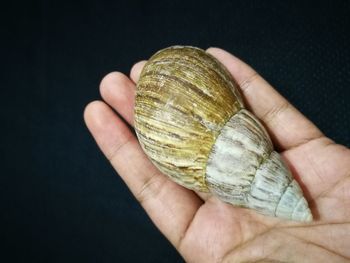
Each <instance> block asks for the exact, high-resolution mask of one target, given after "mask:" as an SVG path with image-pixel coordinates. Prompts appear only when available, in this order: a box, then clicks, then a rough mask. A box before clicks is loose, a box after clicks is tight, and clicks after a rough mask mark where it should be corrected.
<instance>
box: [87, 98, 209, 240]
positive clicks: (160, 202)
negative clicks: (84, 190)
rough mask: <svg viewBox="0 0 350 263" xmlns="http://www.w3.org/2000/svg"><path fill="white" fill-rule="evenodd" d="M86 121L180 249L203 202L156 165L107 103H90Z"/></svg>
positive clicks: (157, 221)
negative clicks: (162, 172)
mask: <svg viewBox="0 0 350 263" xmlns="http://www.w3.org/2000/svg"><path fill="white" fill-rule="evenodd" d="M84 118H85V122H86V124H87V126H88V128H89V130H90V132H91V133H92V135H93V137H94V138H95V140H96V142H97V144H98V145H99V147H100V148H101V150H102V152H103V153H104V154H105V155H106V157H107V158H108V159H109V160H110V162H111V164H112V166H113V167H114V168H115V169H116V171H117V172H118V174H119V175H120V176H121V178H122V179H123V180H124V181H125V183H126V184H127V185H128V187H129V188H130V190H131V192H132V193H133V194H134V195H135V197H136V198H137V200H138V201H139V202H140V203H141V205H142V206H143V208H144V209H145V210H146V212H147V213H148V215H149V216H150V218H151V219H152V221H153V222H154V223H155V225H156V226H157V227H158V228H159V229H160V230H161V231H162V232H163V234H164V235H165V236H166V237H167V238H168V239H169V240H170V242H171V243H172V244H174V246H175V247H178V246H179V244H180V242H181V240H182V238H183V236H185V234H186V230H187V228H188V226H189V224H190V223H191V221H192V219H193V218H194V215H195V214H196V211H197V210H198V209H199V207H200V206H201V205H202V201H201V200H200V199H199V198H198V196H197V195H196V194H194V193H193V192H192V191H190V190H187V189H185V188H183V187H181V186H179V185H177V184H176V183H174V182H172V181H171V180H169V179H168V178H167V177H166V176H164V175H163V174H161V173H160V172H159V171H158V170H157V168H156V167H155V166H153V165H152V163H151V162H150V161H149V159H148V158H147V157H146V156H145V154H144V153H143V151H142V149H141V148H140V145H139V144H138V142H137V140H136V138H135V137H134V136H133V134H132V133H131V131H130V130H129V129H128V127H127V126H126V125H125V124H124V122H123V121H122V120H121V119H120V118H119V117H118V116H117V115H116V114H114V113H113V111H112V110H111V109H110V108H109V107H108V106H107V105H106V104H105V103H103V102H101V101H95V102H92V103H90V104H89V105H88V106H87V107H86V109H85V113H84Z"/></svg>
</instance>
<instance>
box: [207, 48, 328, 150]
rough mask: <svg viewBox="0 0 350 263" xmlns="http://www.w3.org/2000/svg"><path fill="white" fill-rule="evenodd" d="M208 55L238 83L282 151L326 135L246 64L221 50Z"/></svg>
mask: <svg viewBox="0 0 350 263" xmlns="http://www.w3.org/2000/svg"><path fill="white" fill-rule="evenodd" d="M207 52H208V53H209V54H211V55H213V56H214V57H216V58H217V59H218V60H219V61H220V62H221V63H222V64H223V65H224V66H225V67H226V68H227V69H228V71H229V72H230V73H231V75H232V77H233V78H234V79H235V80H236V81H237V83H238V85H239V86H240V88H241V91H242V93H243V97H244V98H245V100H246V102H247V104H248V107H249V109H250V110H251V111H252V112H253V113H254V114H255V115H256V116H257V117H258V118H259V119H260V120H262V122H263V123H264V125H265V127H266V128H267V130H268V131H269V134H270V135H271V137H272V140H273V141H274V143H275V145H276V146H277V147H278V148H279V149H280V150H288V149H290V148H293V147H297V146H298V145H301V144H304V143H306V142H309V141H311V140H313V139H316V138H320V137H322V136H323V134H322V132H321V131H320V130H319V129H318V128H317V127H316V126H315V125H314V124H313V123H312V122H311V121H310V120H308V119H307V118H306V117H305V116H304V115H303V114H301V112H300V111H298V110H297V109H296V108H295V107H294V106H293V105H291V104H290V103H289V102H288V101H287V100H286V99H285V98H284V97H283V96H282V95H281V94H279V93H278V92H277V91H276V90H275V89H274V88H273V87H272V86H271V85H270V84H269V83H267V82H266V81H265V80H264V79H263V78H262V77H261V76H260V75H259V74H258V73H257V72H256V71H255V70H253V69H252V68H251V67H249V66H248V65H247V64H245V63H244V62H243V61H241V60H240V59H238V58H236V57H234V56H233V55H231V54H230V53H228V52H226V51H224V50H222V49H219V48H209V49H208V50H207Z"/></svg>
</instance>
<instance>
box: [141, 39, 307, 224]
mask: <svg viewBox="0 0 350 263" xmlns="http://www.w3.org/2000/svg"><path fill="white" fill-rule="evenodd" d="M134 111H135V130H136V134H137V137H138V139H139V141H140V144H141V146H142V148H143V150H144V151H145V152H146V154H147V155H148V157H149V158H150V160H151V161H152V162H153V164H154V165H155V166H157V167H158V169H159V170H160V171H162V172H163V173H164V174H166V175H168V176H169V177H170V178H171V179H173V180H174V181H175V182H177V183H179V184H181V185H183V186H185V187H187V188H189V189H192V190H197V191H203V192H209V191H210V192H211V193H213V194H215V195H216V196H218V197H219V198H220V199H221V200H223V201H225V202H229V203H231V204H234V205H238V206H242V207H247V208H252V209H255V210H257V211H258V212H260V213H263V214H266V215H272V216H277V217H281V218H287V219H292V220H299V221H310V220H312V215H311V212H310V209H309V208H308V204H307V202H306V200H305V198H304V197H303V193H302V191H301V189H300V187H299V185H298V183H297V182H296V181H295V180H293V178H292V176H291V173H290V171H289V169H288V167H287V166H286V165H285V163H284V162H283V160H282V159H281V157H280V155H279V154H278V153H277V152H275V151H274V150H273V145H272V142H271V140H270V138H269V136H268V134H267V132H266V130H265V129H264V127H263V126H262V125H261V124H260V122H259V121H258V120H257V118H256V117H254V115H253V114H251V113H250V112H249V111H247V110H246V109H245V108H244V105H243V101H242V98H241V96H240V93H239V91H238V87H237V84H236V83H235V81H234V80H233V79H232V78H231V75H230V74H229V73H228V71H227V70H226V68H225V67H224V66H223V65H222V64H221V63H220V62H219V61H218V60H216V59H215V58H214V57H213V56H211V55H210V54H208V53H206V52H205V51H203V50H201V49H198V48H194V47H186V46H173V47H170V48H166V49H163V50H161V51H159V52H157V53H156V54H155V55H153V56H152V57H151V58H150V59H149V61H148V62H147V63H146V65H145V66H144V68H143V70H142V72H141V75H140V78H139V81H138V83H137V92H136V99H135V108H134Z"/></svg>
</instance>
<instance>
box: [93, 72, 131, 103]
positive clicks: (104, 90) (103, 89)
mask: <svg viewBox="0 0 350 263" xmlns="http://www.w3.org/2000/svg"><path fill="white" fill-rule="evenodd" d="M124 86H125V87H127V88H128V89H132V88H133V87H131V83H130V80H129V78H128V77H127V76H125V75H124V74H123V73H121V72H118V71H114V72H111V73H108V74H107V75H106V76H105V77H104V78H103V79H102V80H101V82H100V93H101V96H102V98H103V99H104V100H108V99H109V97H110V96H111V95H112V94H114V93H115V89H118V88H123V87H124Z"/></svg>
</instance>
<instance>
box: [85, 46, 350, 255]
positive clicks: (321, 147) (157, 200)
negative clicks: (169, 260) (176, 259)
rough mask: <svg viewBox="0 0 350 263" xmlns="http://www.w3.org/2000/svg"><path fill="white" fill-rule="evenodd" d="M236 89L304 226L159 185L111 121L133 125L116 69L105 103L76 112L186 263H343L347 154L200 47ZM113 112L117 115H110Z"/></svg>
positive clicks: (272, 93) (347, 249) (349, 204)
mask: <svg viewBox="0 0 350 263" xmlns="http://www.w3.org/2000/svg"><path fill="white" fill-rule="evenodd" d="M207 52H209V53H211V54H212V55H214V56H215V57H216V58H217V59H219V60H220V61H221V62H222V63H223V64H224V65H225V66H226V67H227V69H228V70H229V71H230V72H231V74H232V76H233V77H234V79H236V81H237V83H238V84H239V86H240V88H241V91H242V94H243V97H244V99H245V101H246V104H247V107H248V108H249V109H250V110H251V111H252V112H253V113H255V115H256V116H257V117H258V118H260V119H261V121H262V122H263V124H264V125H265V127H266V128H267V130H268V131H269V133H270V135H271V137H272V140H273V142H274V144H275V147H276V148H277V150H279V151H280V152H281V153H282V156H283V157H284V159H285V161H286V162H287V163H288V164H289V167H290V168H291V170H292V172H293V176H294V177H295V178H296V180H297V181H298V182H299V184H300V185H301V187H302V188H303V190H304V194H305V196H306V199H307V200H308V202H309V204H310V208H311V210H312V213H313V216H314V222H313V223H310V224H304V223H295V222H287V221H282V220H280V219H277V218H271V217H267V216H263V215H259V214H257V213H256V212H254V211H251V210H248V209H243V208H236V207H234V206H232V205H229V204H225V203H223V202H221V201H219V200H218V199H216V198H215V197H213V196H210V195H207V194H201V193H195V192H193V191H190V190H187V189H185V188H183V187H181V186H179V185H177V184H175V183H173V182H172V181H171V180H169V179H168V178H167V177H166V176H165V175H163V174H162V173H160V172H159V171H158V170H157V168H156V167H155V166H153V165H152V163H151V162H150V161H149V160H148V158H147V157H146V156H145V154H144V153H143V151H142V149H141V147H140V145H139V144H138V141H137V139H136V138H135V136H134V135H133V133H132V132H131V131H130V129H129V128H128V126H127V125H126V124H125V123H124V121H123V120H122V119H121V118H120V117H119V116H121V117H122V118H124V120H125V121H126V122H128V123H129V124H130V125H133V105H134V96H135V83H136V81H137V79H138V77H139V74H140V72H141V69H142V67H143V65H144V63H145V62H144V61H142V62H139V63H137V64H135V65H134V67H133V68H132V70H131V74H130V79H129V78H128V77H127V76H125V75H123V74H122V73H119V72H113V73H110V74H108V75H107V76H106V77H105V78H104V79H103V80H102V82H101V87H100V90H101V95H102V97H103V99H104V100H105V102H102V101H94V102H92V103H90V104H89V105H88V106H87V107H86V110H85V114H84V117H85V121H86V124H87V126H88V128H89V130H90V131H91V133H92V135H93V136H94V138H95V140H96V142H97V143H98V145H99V147H100V148H101V150H102V151H103V152H104V154H105V155H106V157H107V158H108V159H109V160H110V162H111V164H112V165H113V166H114V168H115V169H116V170H117V172H118V174H119V175H120V176H121V177H122V178H123V180H124V181H125V182H126V184H127V185H128V187H129V188H130V190H131V191H132V193H133V194H134V195H135V196H136V198H137V200H139V201H140V203H141V205H142V206H143V207H144V209H145V210H146V212H147V213H148V215H149V216H150V218H151V219H152V220H153V222H154V223H155V224H156V226H157V227H158V228H159V229H160V231H161V232H162V233H163V234H164V235H165V236H166V237H167V238H168V239H169V241H170V242H171V243H172V244H173V245H174V246H175V248H176V249H177V250H178V251H179V252H180V254H181V255H182V256H183V257H184V259H185V260H186V261H188V262H348V261H350V150H349V149H348V148H346V147H344V146H341V145H337V144H335V143H334V142H333V141H332V140H330V139H328V138H326V137H325V136H324V135H323V134H322V133H321V132H320V131H319V130H318V129H317V128H316V127H315V126H314V125H313V124H312V123H311V122H310V121H309V120H307V119H306V118H305V117H304V116H303V115H302V114H301V113H300V112H299V111H298V110H297V109H295V108H294V107H293V106H292V105H291V104H289V103H288V102H287V101H286V100H285V99H284V98H283V97H282V96H281V95H280V94H278V92H277V91H276V90H274V89H273V88H272V87H271V86H270V85H269V84H268V83H267V82H266V81H265V80H264V79H263V78H262V77H261V76H259V75H258V74H257V73H256V72H255V71H254V70H253V69H251V68H250V67H249V66H248V65H246V64H245V63H243V62H242V61H240V60H239V59H238V58H236V57H234V56H232V55H231V54H229V53H227V52H225V51H223V50H221V49H218V48H210V49H208V50H207ZM113 109H114V110H116V111H117V112H118V113H119V116H118V115H117V114H115V113H114V111H113Z"/></svg>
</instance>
